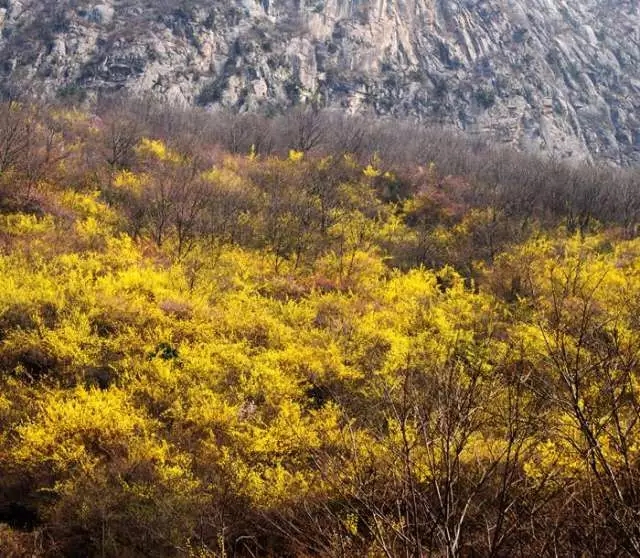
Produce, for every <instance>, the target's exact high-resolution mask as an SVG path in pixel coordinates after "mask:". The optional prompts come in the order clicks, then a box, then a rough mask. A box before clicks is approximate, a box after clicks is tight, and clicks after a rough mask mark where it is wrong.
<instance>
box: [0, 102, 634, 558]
mask: <svg viewBox="0 0 640 558" xmlns="http://www.w3.org/2000/svg"><path fill="white" fill-rule="evenodd" d="M225 122H226V124H223V123H222V122H220V121H216V122H214V123H213V124H212V128H213V129H214V130H217V131H218V132H219V133H221V134H222V133H223V132H224V134H222V135H223V136H224V137H227V138H231V139H234V138H236V134H232V133H230V131H232V130H234V129H238V128H240V127H242V126H246V125H247V123H248V121H247V120H246V119H245V117H238V119H237V120H226V121H225ZM252 122H253V123H254V124H255V122H256V121H253V120H252ZM194 123H195V124H197V125H194ZM277 124H278V133H277V137H278V138H279V139H280V140H281V141H282V139H283V138H294V139H295V138H296V135H295V134H294V132H299V127H298V126H297V124H299V122H296V121H294V122H293V124H292V123H291V122H290V121H287V122H284V123H282V122H279V123H277ZM339 124H340V122H333V124H332V125H333V126H334V128H332V129H331V130H329V132H328V134H327V135H328V136H332V135H333V136H338V135H339V134H338V131H339V128H338V127H337V126H338V125H339ZM349 124H353V122H352V121H347V122H346V125H349ZM207 125H208V122H207V120H206V118H204V117H203V115H202V114H201V113H197V112H196V113H191V112H187V113H172V112H170V111H169V110H168V109H167V108H166V107H163V106H148V105H147V106H140V105H136V104H134V105H128V106H124V105H119V106H115V107H111V108H109V109H108V110H107V109H104V110H102V111H101V112H100V113H99V114H86V113H83V112H78V111H70V110H68V109H62V108H55V109H54V108H48V109H43V108H40V107H38V106H32V105H24V104H17V103H9V104H2V105H0V155H1V156H0V277H1V280H0V555H1V556H2V557H3V558H27V557H29V558H50V557H83V558H86V557H89V558H92V557H96V558H98V557H100V558H137V557H157V558H171V557H176V558H177V557H181V558H187V557H188V558H223V557H224V558H226V557H232V556H233V557H237V558H255V557H256V556H263V557H274V558H275V557H290V558H309V557H318V558H321V557H324V558H335V557H341V558H360V557H363V556H369V557H386V558H396V557H400V556H411V557H418V556H450V557H463V556H469V557H470V556H481V557H502V556H505V557H506V556H522V557H533V556H538V557H543V558H544V557H549V558H551V557H555V556H584V557H594V558H595V557H597V558H602V557H612V558H613V557H623V556H624V557H626V556H639V555H640V533H639V532H638V523H637V513H638V510H639V509H640V496H639V494H638V486H639V484H638V483H639V480H640V446H639V445H638V439H640V438H639V437H640V420H639V419H640V392H639V391H638V385H639V376H638V366H639V355H640V323H639V321H638V315H639V313H640V239H639V238H638V224H639V223H640V207H639V206H638V202H637V200H638V199H639V196H638V191H639V190H640V180H639V177H638V173H637V172H635V173H631V172H622V171H620V170H612V169H610V168H602V169H594V168H592V167H588V168H584V169H581V168H576V167H575V166H569V165H562V164H559V163H558V162H557V161H551V162H549V161H547V162H544V161H543V160H539V159H527V158H523V157H522V156H521V155H514V154H513V153H508V152H503V153H500V152H495V151H486V152H482V151H479V148H478V146H477V145H466V146H465V144H462V143H457V144H454V143H452V142H454V141H455V138H447V137H446V136H438V137H431V141H432V143H433V142H435V143H438V144H439V145H441V146H444V147H445V148H447V149H448V148H450V147H451V146H452V145H456V149H457V152H458V154H459V156H460V158H461V160H463V161H467V163H469V161H473V160H474V159H473V154H474V153H475V155H476V156H477V157H478V161H482V162H483V164H482V165H481V166H480V165H479V164H478V166H477V167H475V170H473V172H471V171H469V172H468V173H465V174H451V173H448V172H446V171H445V170H444V167H443V166H442V165H445V164H447V161H449V163H448V164H451V159H448V158H446V157H443V158H442V159H438V160H437V161H434V160H432V161H431V162H430V163H429V164H427V165H421V164H419V162H417V161H414V162H411V160H409V159H407V158H406V157H407V152H406V151H401V150H400V151H399V152H398V156H400V155H402V156H403V157H405V159H402V164H398V163H397V162H396V161H394V160H393V159H388V158H385V157H383V156H381V155H379V154H378V153H377V149H374V150H373V151H371V152H367V151H366V149H365V148H363V149H362V150H361V151H360V152H359V153H351V152H344V151H340V150H339V149H338V148H336V146H335V145H334V146H333V151H331V150H330V149H329V148H328V147H325V148H324V151H322V152H321V151H320V150H319V149H318V150H316V151H315V154H312V153H308V152H307V153H305V152H303V151H299V150H296V149H293V148H292V146H293V145H294V143H295V142H294V143H292V144H291V145H287V144H281V145H280V147H279V149H280V151H277V150H276V149H274V150H273V151H272V152H270V153H266V152H262V151H260V150H259V149H257V148H256V147H255V145H254V146H253V147H250V148H249V149H248V150H247V151H246V152H244V153H242V152H238V149H236V150H235V151H236V152H235V153H232V152H231V151H230V150H229V145H233V146H236V147H237V143H235V140H234V141H230V143H225V142H224V141H215V142H214V141H211V140H210V141H209V142H207V141H205V137H207V136H202V135H198V134H201V133H202V129H203V127H204V128H206V127H207ZM344 125H345V123H344V122H343V127H344ZM225 126H226V128H225ZM392 128H393V130H394V131H395V127H392ZM402 133H403V136H404V138H405V140H406V139H408V140H411V141H410V142H414V143H416V144H418V145H419V144H420V142H421V141H423V140H424V139H425V138H424V137H423V136H421V134H424V130H423V129H417V128H415V129H413V130H412V129H404V130H402ZM385 134H386V135H385ZM209 137H211V136H209ZM389 137H393V136H392V135H391V132H390V131H388V130H387V131H385V129H373V130H372V129H368V131H367V132H366V133H364V134H363V136H362V138H361V140H362V141H361V143H362V145H370V146H374V148H375V147H376V146H379V145H384V143H380V142H384V141H387V140H388V138H389ZM385 138H387V140H385ZM447 142H449V143H447ZM399 160H400V159H398V161H399ZM454 162H455V161H454ZM469 168H471V167H469ZM522 169H525V171H526V172H524V173H523V171H522ZM535 170H537V171H538V173H539V174H535V172H534V171H535ZM516 175H517V176H521V177H524V178H525V179H526V180H528V181H530V182H528V183H527V184H525V186H527V185H530V184H534V182H532V181H535V180H538V181H539V182H537V183H536V184H537V186H536V187H535V188H526V187H525V190H524V192H529V193H530V194H532V195H530V196H525V197H523V195H522V193H523V190H522V183H521V182H515V181H514V180H513V177H514V176H516ZM491 177H493V178H491ZM594 177H596V178H594Z"/></svg>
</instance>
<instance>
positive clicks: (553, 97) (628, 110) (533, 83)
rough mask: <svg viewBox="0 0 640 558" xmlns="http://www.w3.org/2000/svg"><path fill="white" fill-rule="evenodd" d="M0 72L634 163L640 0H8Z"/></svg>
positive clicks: (20, 80) (11, 77)
mask: <svg viewBox="0 0 640 558" xmlns="http://www.w3.org/2000/svg"><path fill="white" fill-rule="evenodd" d="M0 30H1V38H0V84H2V87H4V88H5V89H7V88H18V89H24V88H27V87H28V88H30V89H31V90H32V91H33V92H34V93H35V94H36V95H40V96H45V97H46V96H49V97H54V96H56V97H65V96H78V97H82V96H85V95H93V94H95V93H96V92H97V91H99V90H117V89H126V90H130V91H131V92H133V93H142V92H149V91H153V92H154V93H155V94H157V95H158V96H160V97H162V98H165V99H167V100H170V101H174V102H182V103H190V104H201V105H206V106H211V107H220V106H224V107H228V108H232V109H235V110H240V111H244V110H266V111H271V112H273V111H279V110H282V109H283V108H285V107H287V106H290V105H293V104H296V103H300V102H310V101H314V102H317V103H319V104H320V105H321V106H326V107H330V108H336V109H340V110H344V111H348V112H371V113H375V114H377V115H380V116H400V117H410V118H414V119H420V120H423V121H429V122H438V123H442V124H445V125H450V126H454V127H457V128H460V129H464V130H466V131H468V132H470V133H472V134H473V133H477V134H483V135H490V136H492V137H493V138H494V139H496V140H498V141H500V142H503V143H505V144H511V145H514V146H517V147H519V148H524V149H529V148H540V149H543V150H546V151H547V152H548V153H551V154H557V155H558V156H570V157H580V158H589V157H591V158H605V159H607V160H610V161H613V162H615V163H618V164H631V163H636V164H637V163H640V0H208V1H204V0H100V1H98V2H90V1H86V0H0Z"/></svg>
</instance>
